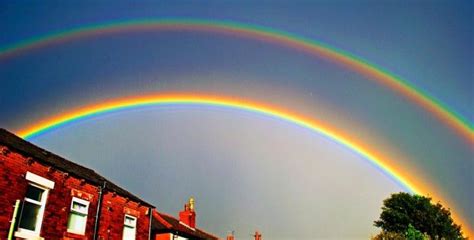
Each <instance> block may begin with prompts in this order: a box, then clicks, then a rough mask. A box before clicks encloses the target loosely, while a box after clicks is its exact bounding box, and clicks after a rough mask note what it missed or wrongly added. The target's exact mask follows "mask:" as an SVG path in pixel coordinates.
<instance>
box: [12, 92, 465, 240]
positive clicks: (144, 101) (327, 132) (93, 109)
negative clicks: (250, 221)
mask: <svg viewBox="0 0 474 240" xmlns="http://www.w3.org/2000/svg"><path fill="white" fill-rule="evenodd" d="M167 104H193V105H207V106H220V107H227V108H233V109H239V110H244V111H251V112H255V113H259V114H264V115H268V116H272V117H276V118H278V119H282V120H285V121H287V122H290V123H293V124H296V125H298V126H301V127H304V128H306V129H309V130H312V131H314V132H316V133H318V134H322V135H324V136H326V137H328V138H330V139H332V140H334V141H335V142H338V143H340V144H342V145H344V146H346V147H348V148H349V149H351V150H353V151H354V152H356V153H358V154H360V155H361V156H363V157H364V158H366V159H367V160H368V161H370V162H371V163H372V164H373V165H375V166H376V167H378V168H379V169H380V170H381V171H383V172H384V173H386V174H387V175H388V176H390V177H392V178H393V179H394V180H396V181H397V182H398V183H399V184H400V185H401V186H403V187H404V188H405V189H407V190H408V191H411V192H413V193H417V194H423V195H426V194H429V195H430V196H432V197H433V199H435V200H442V199H441V196H436V195H435V194H436V191H433V187H430V188H429V187H428V186H427V185H425V184H424V183H423V182H422V181H420V180H418V181H416V179H414V177H411V176H408V175H407V174H406V173H405V171H403V170H402V169H401V168H400V167H399V166H396V165H395V164H394V163H395V161H393V160H390V159H387V158H386V157H383V156H382V154H381V153H378V152H377V150H376V149H373V148H370V147H368V146H364V145H363V144H362V143H359V142H358V141H357V140H356V139H353V138H351V137H349V136H347V135H345V134H343V133H342V132H339V131H338V130H337V129H335V128H334V127H332V126H330V125H327V124H324V123H322V122H318V121H316V120H313V119H309V118H306V117H304V116H301V115H298V114H296V113H292V112H289V111H285V110H282V109H278V108H277V107H274V106H270V105H265V104H260V103H255V102H250V101H243V100H236V99H230V98H225V97H216V96H203V95H190V94H168V95H156V96H139V97H127V98H123V99H117V100H113V101H109V102H104V103H100V104H96V105H91V106H86V107H84V108H80V109H77V110H73V111H71V112H68V113H65V114H62V115H58V116H55V117H52V118H49V119H46V120H44V121H41V122H39V123H37V124H35V125H33V126H30V127H27V128H25V129H23V130H20V131H19V132H18V134H19V135H20V136H21V137H23V138H26V139H28V138H32V137H34V136H38V135H40V134H42V133H45V132H48V131H50V130H52V129H55V128H58V127H61V126H64V125H67V124H70V123H74V122H76V121H78V120H81V119H84V118H88V117H92V116H96V115H100V114H105V113H108V112H114V111H118V110H124V109H133V108H139V107H146V106H156V105H167ZM429 189H431V191H429ZM442 202H443V203H444V204H447V205H448V206H451V205H449V204H448V203H447V202H446V201H442ZM452 216H453V219H454V220H455V221H456V222H457V223H461V224H462V225H463V228H464V231H465V233H467V235H472V230H471V229H469V225H468V224H465V223H466V221H462V218H461V217H460V215H459V214H456V213H455V212H454V210H453V214H452Z"/></svg>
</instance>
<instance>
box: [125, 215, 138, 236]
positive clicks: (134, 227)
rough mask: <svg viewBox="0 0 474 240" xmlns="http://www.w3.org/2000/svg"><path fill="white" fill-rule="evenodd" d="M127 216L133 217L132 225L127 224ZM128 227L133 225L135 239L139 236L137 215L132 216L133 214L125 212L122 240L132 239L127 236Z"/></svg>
mask: <svg viewBox="0 0 474 240" xmlns="http://www.w3.org/2000/svg"><path fill="white" fill-rule="evenodd" d="M127 218H131V219H133V224H132V225H130V224H127ZM126 227H131V228H133V230H134V234H133V235H134V237H135V238H134V239H136V238H137V217H135V216H132V215H128V214H125V216H124V218H123V231H122V240H130V239H126V238H125V228H126Z"/></svg>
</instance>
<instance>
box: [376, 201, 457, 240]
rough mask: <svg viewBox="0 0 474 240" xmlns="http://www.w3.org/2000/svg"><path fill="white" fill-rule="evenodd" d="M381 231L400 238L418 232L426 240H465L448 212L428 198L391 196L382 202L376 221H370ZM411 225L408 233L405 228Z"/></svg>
mask: <svg viewBox="0 0 474 240" xmlns="http://www.w3.org/2000/svg"><path fill="white" fill-rule="evenodd" d="M374 225H375V226H376V227H380V228H382V230H383V231H385V232H395V233H401V234H404V235H406V236H407V235H408V234H417V233H416V232H415V230H416V231H419V232H420V233H424V234H426V235H427V236H429V237H430V239H443V238H444V239H465V238H464V237H463V235H462V231H461V226H459V225H457V224H455V223H454V222H453V219H452V218H451V212H450V211H449V209H446V208H444V207H443V206H442V205H441V204H440V203H437V204H432V203H431V198H430V197H424V196H420V195H411V194H409V193H404V192H400V193H395V194H392V195H391V196H390V197H389V198H387V199H385V200H384V201H383V206H382V213H381V214H380V219H379V220H377V221H375V222H374ZM410 225H411V226H412V227H411V228H412V229H410V231H408V230H409V226H410Z"/></svg>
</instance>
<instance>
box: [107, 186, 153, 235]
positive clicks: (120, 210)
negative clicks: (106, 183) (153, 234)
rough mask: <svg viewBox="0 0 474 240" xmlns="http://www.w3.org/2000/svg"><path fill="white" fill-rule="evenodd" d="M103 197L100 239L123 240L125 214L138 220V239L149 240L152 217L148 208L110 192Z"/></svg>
mask: <svg viewBox="0 0 474 240" xmlns="http://www.w3.org/2000/svg"><path fill="white" fill-rule="evenodd" d="M103 196H104V199H103V205H102V206H103V208H102V214H101V219H100V230H99V237H100V239H122V233H123V222H124V218H125V214H129V215H131V216H134V217H136V218H137V229H136V236H137V238H136V239H137V240H146V239H148V233H149V222H150V221H149V219H150V216H149V215H148V214H147V213H148V207H145V206H142V205H139V204H138V203H137V202H134V201H129V200H127V199H126V198H124V197H121V196H119V195H116V194H114V193H110V192H107V193H105V194H104V195H103Z"/></svg>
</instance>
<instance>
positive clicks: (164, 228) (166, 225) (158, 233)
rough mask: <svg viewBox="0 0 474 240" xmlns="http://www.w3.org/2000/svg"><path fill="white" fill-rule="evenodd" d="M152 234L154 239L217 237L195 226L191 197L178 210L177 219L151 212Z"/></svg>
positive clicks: (171, 239)
mask: <svg viewBox="0 0 474 240" xmlns="http://www.w3.org/2000/svg"><path fill="white" fill-rule="evenodd" d="M152 234H153V235H155V240H175V239H176V240H182V239H196V240H198V239H219V238H218V237H216V236H214V235H212V234H209V233H206V232H204V231H203V230H201V229H199V228H197V227H196V212H195V211H194V199H193V198H191V199H190V200H189V203H187V204H185V205H184V210H183V211H181V212H179V220H178V219H176V218H174V217H172V216H170V215H167V214H163V213H159V212H156V211H155V212H153V223H152Z"/></svg>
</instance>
